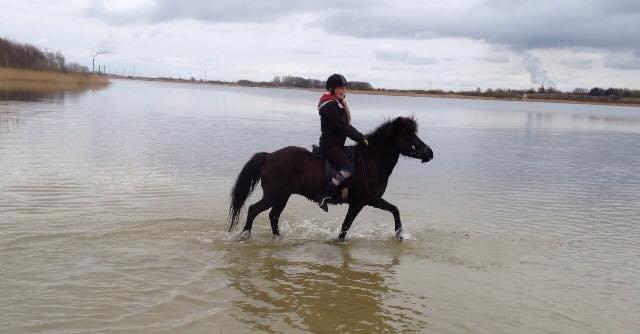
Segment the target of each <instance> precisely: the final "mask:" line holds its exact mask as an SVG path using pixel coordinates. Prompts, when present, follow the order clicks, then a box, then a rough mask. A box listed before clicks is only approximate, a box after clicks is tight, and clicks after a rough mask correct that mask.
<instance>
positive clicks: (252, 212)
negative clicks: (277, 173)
mask: <svg viewBox="0 0 640 334" xmlns="http://www.w3.org/2000/svg"><path fill="white" fill-rule="evenodd" d="M271 206H272V204H271V202H270V201H268V200H267V199H265V198H264V197H263V198H262V199H261V200H259V201H257V202H256V203H254V204H251V205H250V206H249V210H248V211H247V223H246V224H244V228H243V229H242V237H243V238H247V237H249V235H251V227H252V226H253V220H254V219H255V218H256V216H257V215H259V214H260V213H261V212H263V211H265V210H268V209H269V208H270V207H271Z"/></svg>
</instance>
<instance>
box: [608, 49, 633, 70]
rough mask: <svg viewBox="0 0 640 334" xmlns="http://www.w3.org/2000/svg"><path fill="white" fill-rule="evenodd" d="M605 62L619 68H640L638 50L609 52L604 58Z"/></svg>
mask: <svg viewBox="0 0 640 334" xmlns="http://www.w3.org/2000/svg"><path fill="white" fill-rule="evenodd" d="M605 64H606V65H607V66H608V67H610V68H615V69H619V70H640V51H638V50H636V51H635V52H624V53H610V54H609V55H607V57H606V58H605Z"/></svg>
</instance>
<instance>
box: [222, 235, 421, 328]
mask: <svg viewBox="0 0 640 334" xmlns="http://www.w3.org/2000/svg"><path fill="white" fill-rule="evenodd" d="M237 246H238V245H233V246H232V247H233V249H232V251H230V252H229V254H228V256H227V258H226V259H225V260H226V262H227V263H229V264H230V266H228V267H227V268H225V269H224V272H225V274H226V275H227V277H228V279H229V280H230V281H231V284H230V286H231V287H232V288H234V289H235V290H237V291H238V292H240V293H241V294H242V298H240V299H238V300H234V301H233V302H232V305H233V308H237V310H231V311H230V313H231V314H234V317H235V318H236V319H237V320H238V321H240V322H242V323H245V324H247V325H249V326H250V327H251V328H252V329H253V330H260V331H265V332H268V333H278V332H282V331H283V328H284V329H286V328H289V329H291V328H293V329H296V330H302V331H310V332H314V333H335V332H364V333H383V332H397V331H399V330H401V331H403V332H415V331H418V330H420V329H422V328H424V327H425V326H426V323H425V322H424V320H422V319H421V317H422V316H423V314H422V312H421V311H418V310H407V309H406V308H399V307H394V306H391V305H387V303H386V301H387V300H388V299H389V297H390V296H391V295H393V294H397V293H400V292H399V291H397V290H394V289H393V288H391V287H390V285H391V282H390V281H391V280H393V277H394V276H395V272H394V270H393V268H392V267H393V266H394V265H397V264H398V263H399V261H398V259H397V258H394V259H393V260H392V261H391V262H390V263H389V264H371V263H366V264H365V263H362V262H361V261H357V260H354V259H353V258H352V256H351V254H350V246H349V245H343V246H336V245H333V244H327V245H326V247H327V249H326V252H327V253H329V252H332V249H333V253H336V254H335V255H336V257H338V258H337V259H335V260H336V261H335V262H327V261H322V260H318V259H305V260H300V259H292V260H290V259H288V258H287V257H290V256H292V255H291V254H289V253H290V252H292V250H291V249H289V250H280V251H281V252H278V247H269V248H267V247H261V246H258V245H243V246H242V247H237ZM293 253H296V252H295V251H293ZM334 263H335V264H334ZM405 311H408V312H405Z"/></svg>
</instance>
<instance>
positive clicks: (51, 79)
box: [0, 67, 109, 91]
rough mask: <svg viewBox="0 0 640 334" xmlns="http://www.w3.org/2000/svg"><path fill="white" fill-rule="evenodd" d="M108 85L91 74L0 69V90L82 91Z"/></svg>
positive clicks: (102, 79)
mask: <svg viewBox="0 0 640 334" xmlns="http://www.w3.org/2000/svg"><path fill="white" fill-rule="evenodd" d="M108 84H109V80H108V79H107V78H106V77H103V76H100V75H97V74H93V73H72V72H61V71H38V70H27V69H16V68H8V67H0V90H7V91H21V90H35V91H46V90H83V89H88V88H101V87H105V86H107V85H108Z"/></svg>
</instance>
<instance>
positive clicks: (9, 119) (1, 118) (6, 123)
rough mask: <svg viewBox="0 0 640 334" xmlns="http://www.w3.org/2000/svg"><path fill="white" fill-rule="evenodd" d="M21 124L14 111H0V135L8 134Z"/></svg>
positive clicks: (18, 116)
mask: <svg viewBox="0 0 640 334" xmlns="http://www.w3.org/2000/svg"><path fill="white" fill-rule="evenodd" d="M20 124H22V120H21V119H20V115H19V114H18V112H16V111H2V110H0V133H9V132H11V131H12V130H13V129H17V128H19V127H20Z"/></svg>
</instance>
